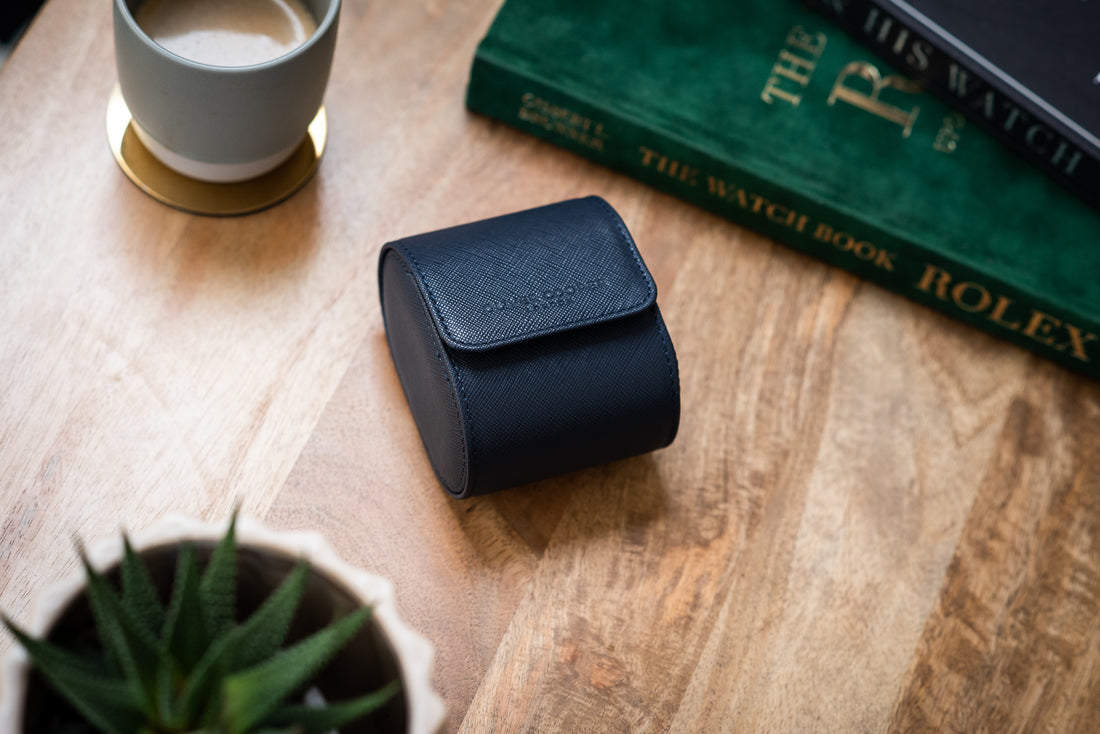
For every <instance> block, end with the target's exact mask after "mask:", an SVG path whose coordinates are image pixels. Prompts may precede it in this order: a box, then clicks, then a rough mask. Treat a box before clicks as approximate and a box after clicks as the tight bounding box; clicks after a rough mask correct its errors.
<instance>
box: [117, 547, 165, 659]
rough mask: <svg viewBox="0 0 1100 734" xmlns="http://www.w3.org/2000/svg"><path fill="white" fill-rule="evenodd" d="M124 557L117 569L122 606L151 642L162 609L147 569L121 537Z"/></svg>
mask: <svg viewBox="0 0 1100 734" xmlns="http://www.w3.org/2000/svg"><path fill="white" fill-rule="evenodd" d="M122 547H123V556H122V564H121V565H120V567H119V576H120V577H121V581H122V606H123V607H124V608H126V609H128V610H129V611H130V614H131V615H133V617H134V620H135V621H136V622H138V623H139V624H140V625H141V626H142V628H143V629H144V630H145V631H146V632H148V633H149V634H150V635H151V636H152V637H153V638H155V637H156V636H157V635H158V634H159V633H160V629H161V627H163V626H164V607H162V606H161V603H160V598H159V595H158V594H157V587H156V585H155V584H154V583H153V579H152V577H151V576H150V575H149V569H148V568H146V567H145V563H144V562H143V561H142V560H141V557H140V556H139V555H138V554H137V553H135V552H134V549H133V547H132V546H131V545H130V539H129V538H128V537H126V536H125V535H123V536H122Z"/></svg>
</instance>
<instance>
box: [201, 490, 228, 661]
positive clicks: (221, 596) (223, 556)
mask: <svg viewBox="0 0 1100 734" xmlns="http://www.w3.org/2000/svg"><path fill="white" fill-rule="evenodd" d="M236 530H237V510H234V511H233V515H232V516H231V517H230V519H229V529H228V530H226V533H225V535H224V536H223V537H222V539H221V542H219V543H218V546H217V548H215V549H214V553H213V555H211V556H210V561H209V563H207V564H206V570H205V571H204V572H203V574H202V582H201V583H200V584H199V596H200V598H201V600H202V609H203V611H204V613H205V614H206V623H207V628H208V629H209V630H210V635H211V637H212V638H215V639H216V638H217V637H219V636H221V635H223V634H225V633H226V632H228V631H229V630H230V629H231V628H232V627H233V620H234V617H235V616H236V612H237V609H236V598H237V532H236Z"/></svg>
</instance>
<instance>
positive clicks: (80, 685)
mask: <svg viewBox="0 0 1100 734" xmlns="http://www.w3.org/2000/svg"><path fill="white" fill-rule="evenodd" d="M4 626H5V627H7V628H8V630H9V631H10V632H11V633H12V634H13V635H15V637H16V639H17V640H19V643H20V644H21V645H23V647H24V649H26V651H27V654H28V655H29V656H30V659H31V661H32V662H33V663H34V665H35V667H36V668H37V669H38V671H39V672H41V673H42V675H43V676H44V677H45V678H46V680H47V681H49V683H50V685H51V686H53V688H54V690H56V691H57V692H58V693H59V694H60V695H61V696H62V697H64V698H65V700H67V701H68V702H69V703H70V704H72V705H73V707H74V708H75V709H76V710H77V711H79V712H80V713H81V714H82V715H83V716H84V718H86V719H87V720H88V723H90V724H92V725H93V726H95V727H97V728H99V729H100V730H101V731H103V732H105V733H106V734H131V732H133V731H136V730H137V729H138V727H139V726H141V723H142V719H143V716H142V713H141V710H140V708H139V702H138V701H137V700H136V699H135V697H134V692H133V689H132V688H131V686H129V685H128V684H127V683H126V682H125V681H122V680H119V679H117V678H112V677H109V676H106V675H104V674H103V672H102V671H97V670H94V669H93V668H91V667H90V666H89V665H88V663H87V661H85V660H83V659H81V658H78V657H76V656H74V655H72V654H71V653H68V652H66V651H65V650H63V649H61V648H59V647H56V646H55V645H52V644H50V643H48V642H43V641H41V640H37V639H35V638H33V637H31V636H30V635H28V634H27V633H26V632H24V631H23V630H22V629H20V628H19V627H17V626H16V625H15V624H14V623H13V622H12V621H11V620H10V619H8V618H7V617H4Z"/></svg>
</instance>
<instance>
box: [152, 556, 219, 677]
mask: <svg viewBox="0 0 1100 734" xmlns="http://www.w3.org/2000/svg"><path fill="white" fill-rule="evenodd" d="M199 578H200V577H199V562H198V559H197V558H196V557H195V549H194V548H192V547H191V546H190V545H183V546H182V547H181V549H180V554H179V558H178V559H177V562H176V583H175V585H174V587H173V589H172V599H171V601H170V602H169V604H168V614H167V618H166V619H165V623H164V633H163V636H162V638H161V642H162V644H163V645H164V646H165V648H166V649H167V650H168V653H169V654H170V655H171V656H172V658H173V659H174V660H175V662H176V663H177V664H178V665H179V668H180V669H181V670H182V671H183V672H184V673H185V674H186V673H188V672H190V671H191V670H193V669H194V667H195V665H196V664H198V662H199V660H201V659H202V656H203V653H204V652H205V651H206V648H207V647H208V646H209V644H210V637H209V633H208V631H207V629H206V615H205V614H204V612H203V609H202V598H201V595H200V594H199Z"/></svg>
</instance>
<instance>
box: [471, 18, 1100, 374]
mask: <svg viewBox="0 0 1100 734" xmlns="http://www.w3.org/2000/svg"><path fill="white" fill-rule="evenodd" d="M467 104H468V105H469V107H470V108H471V109H472V110H474V111H477V112H480V113H483V114H486V115H489V116H491V117H494V118H497V119H499V120H502V121H504V122H506V123H508V124H510V125H514V126H516V127H518V128H519V129H521V130H525V131H527V132H529V133H532V134H534V135H537V136H539V137H541V138H545V139H546V140H549V141H551V142H553V143H556V144H558V145H560V146H562V147H564V148H567V149H569V150H571V151H574V152H576V153H579V154H581V155H583V156H586V157H588V158H591V159H592V160H594V161H598V162H600V163H603V164H605V165H607V166H610V167H612V168H614V169H617V170H619V171H622V172H624V173H626V174H629V175H631V176H633V177H635V178H637V179H639V180H642V181H645V182H647V183H649V184H652V185H654V186H656V187H658V188H660V189H662V190H664V191H666V192H669V193H671V194H674V195H677V196H680V197H682V198H683V199H685V200H687V201H690V202H692V203H694V204H697V205H699V206H701V207H703V208H705V209H708V210H710V211H713V212H716V213H718V214H720V215H723V216H725V217H728V218H729V219H731V220H733V221H735V222H737V223H739V224H742V225H744V226H746V227H749V228H751V229H754V230H757V231H759V232H761V233H764V234H766V235H769V236H771V237H774V238H775V239H777V240H779V241H781V242H784V243H786V244H788V245H791V246H793V247H796V248H798V249H800V250H802V251H805V252H807V253H810V254H812V255H815V256H817V257H819V258H821V259H822V260H825V261H827V262H829V263H832V264H834V265H837V266H839V267H842V268H845V269H847V270H850V271H852V272H854V273H856V274H858V275H860V276H863V277H865V278H867V279H869V280H871V281H874V282H876V283H879V284H880V285H882V286H885V287H887V288H890V289H891V290H894V291H896V292H898V293H900V294H902V295H905V296H907V297H909V298H912V299H913V300H915V301H918V302H920V303H923V304H926V305H928V306H932V307H934V308H937V309H939V310H941V311H944V312H946V313H948V314H950V315H952V316H955V317H958V318H959V319H962V320H964V321H966V322H967V323H970V324H973V325H975V326H977V327H979V328H982V329H985V330H987V331H989V332H991V333H993V334H997V335H1000V336H1003V337H1005V338H1007V339H1010V340H1012V341H1014V342H1016V343H1017V344H1020V345H1023V346H1025V347H1027V348H1030V349H1033V350H1035V351H1036V352H1037V353H1039V354H1042V355H1044V356H1046V357H1049V358H1050V359H1052V360H1055V361H1057V362H1060V363H1062V364H1065V365H1068V366H1071V367H1074V368H1077V369H1080V370H1083V371H1084V372H1086V373H1087V374H1089V375H1091V376H1093V377H1100V336H1098V335H1100V215H1098V214H1097V213H1096V212H1094V211H1092V210H1090V209H1089V208H1088V207H1087V206H1086V205H1084V204H1082V203H1081V202H1080V201H1078V200H1077V199H1076V198H1075V197H1072V196H1069V195H1067V194H1066V193H1065V192H1064V190H1062V189H1061V188H1059V187H1058V186H1057V185H1055V184H1054V183H1052V182H1050V181H1049V180H1048V179H1047V178H1046V177H1045V176H1043V175H1041V174H1040V173H1037V172H1036V171H1035V170H1034V169H1033V168H1032V167H1030V166H1028V165H1027V164H1026V163H1025V162H1022V161H1020V160H1018V159H1017V158H1016V156H1014V155H1013V154H1012V153H1010V152H1008V151H1006V150H1005V149H1004V148H1003V146H1001V145H1000V144H999V143H997V142H996V141H995V140H993V139H992V138H990V137H988V136H986V134H985V133H983V132H982V131H980V130H978V129H975V128H973V127H971V126H970V125H969V124H968V123H967V122H966V120H965V119H964V118H963V117H962V116H960V115H959V114H958V113H956V112H955V111H954V110H952V109H950V108H948V107H947V106H945V105H943V104H942V103H940V102H939V101H938V100H936V99H934V98H933V97H930V96H928V95H927V94H925V93H923V92H922V91H921V90H920V88H919V87H918V86H917V85H916V84H915V83H913V82H911V81H910V80H908V79H907V78H904V77H902V76H900V75H899V74H897V72H896V71H895V70H894V69H892V68H889V67H887V66H886V65H885V64H884V63H882V62H881V61H879V60H877V59H875V58H874V57H872V56H871V55H869V53H868V52H867V51H865V50H864V49H863V48H862V47H861V46H859V45H858V44H856V43H855V42H854V41H852V40H851V39H849V38H848V37H847V36H846V35H845V34H844V33H842V32H841V31H839V30H837V29H835V28H834V27H832V26H831V25H830V24H829V22H828V21H827V20H825V19H823V18H822V17H821V16H819V15H817V14H815V13H813V12H811V11H809V10H806V9H804V8H803V7H802V6H801V4H799V3H798V2H796V1H795V0H765V1H764V2H747V1H744V0H743V1H742V2H737V1H736V0H693V1H692V2H690V3H677V2H672V1H671V0H602V1H601V0H595V1H594V0H506V2H505V3H504V5H503V7H502V9H501V10H500V13H499V14H498V16H497V17H496V19H495V21H494V22H493V24H492V27H491V28H490V29H489V32H488V34H487V35H486V37H485V39H484V40H483V41H482V42H481V44H480V46H479V47H478V50H477V54H476V56H475V59H474V63H473V69H472V72H471V75H470V86H469V90H468V94H467Z"/></svg>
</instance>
